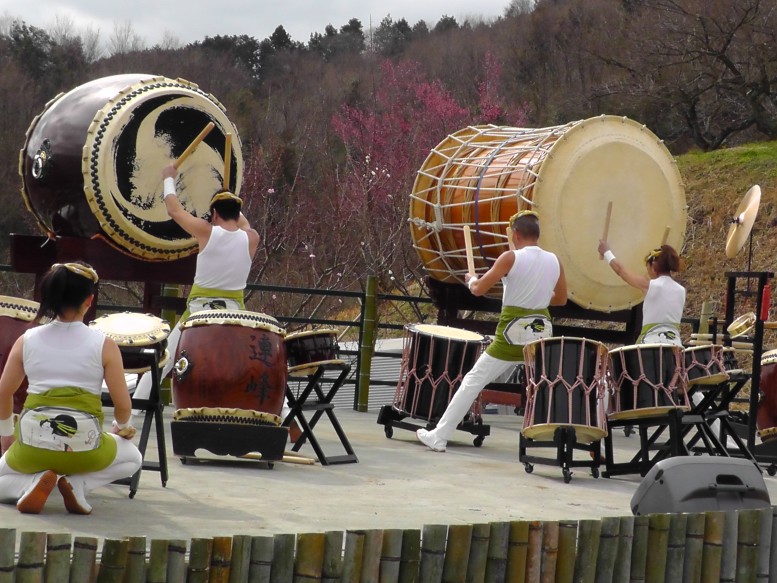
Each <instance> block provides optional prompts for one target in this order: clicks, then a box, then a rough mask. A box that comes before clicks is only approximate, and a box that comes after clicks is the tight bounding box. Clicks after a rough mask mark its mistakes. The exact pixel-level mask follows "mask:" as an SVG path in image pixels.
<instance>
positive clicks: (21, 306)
mask: <svg viewBox="0 0 777 583" xmlns="http://www.w3.org/2000/svg"><path fill="white" fill-rule="evenodd" d="M39 307H40V304H39V303H38V302H33V301H31V300H24V299H22V298H15V297H12V296H0V316H8V317H10V318H14V319H16V320H24V321H25V322H32V321H33V320H34V319H35V314H37V313H38V308H39Z"/></svg>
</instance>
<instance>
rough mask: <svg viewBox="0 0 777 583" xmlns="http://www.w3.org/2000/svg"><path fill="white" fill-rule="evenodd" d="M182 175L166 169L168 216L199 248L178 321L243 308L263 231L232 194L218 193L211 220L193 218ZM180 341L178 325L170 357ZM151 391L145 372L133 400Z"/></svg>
mask: <svg viewBox="0 0 777 583" xmlns="http://www.w3.org/2000/svg"><path fill="white" fill-rule="evenodd" d="M177 175H178V170H177V169H176V168H175V166H173V165H172V164H171V165H169V166H167V167H166V168H165V169H164V170H163V171H162V177H163V178H164V190H163V193H164V197H165V206H166V207H167V214H168V215H170V218H171V219H173V220H174V221H175V222H176V223H177V224H178V225H179V226H180V227H181V228H182V229H183V230H184V231H186V232H187V233H189V234H190V235H191V236H192V237H194V238H195V239H196V240H197V244H198V245H199V252H198V254H197V267H196V269H195V272H194V283H193V285H192V289H191V291H190V292H189V297H188V299H187V308H186V311H185V312H184V313H183V315H182V316H181V319H180V320H179V323H180V322H183V321H184V320H185V319H186V318H187V317H188V316H189V314H190V313H192V312H197V311H200V310H205V309H210V308H224V309H230V310H244V309H245V304H244V303H243V290H244V289H245V287H246V282H247V280H248V274H249V272H250V270H251V262H252V261H253V257H254V255H255V254H256V250H257V248H258V247H259V233H257V232H256V231H255V230H254V229H252V228H251V225H250V224H249V222H248V219H246V217H245V216H244V215H243V213H242V212H240V207H241V206H242V204H243V201H242V200H240V199H239V198H238V197H237V196H235V195H234V194H232V193H231V192H228V191H222V192H218V193H216V194H215V195H214V196H213V198H212V199H211V203H210V222H208V221H207V220H205V219H202V218H200V217H196V216H194V215H192V214H190V213H189V212H188V211H187V210H186V209H185V208H184V207H183V205H182V204H181V201H180V200H178V196H177V195H176V191H175V177H176V176H177ZM180 337H181V330H180V328H179V326H177V325H176V326H175V327H174V328H173V330H172V332H171V333H170V336H168V338H167V349H168V351H169V352H170V354H171V356H174V355H175V350H176V348H177V346H178V340H179V338H180ZM174 361H175V358H170V359H169V360H168V362H167V363H166V364H165V366H164V368H163V369H162V375H161V378H164V377H165V376H167V375H168V374H169V373H170V371H171V370H172V368H173V365H174ZM150 392H151V375H148V374H146V375H143V377H142V378H141V379H140V382H139V383H138V386H137V389H136V390H135V395H134V396H135V397H137V398H140V399H146V398H148V395H149V394H150Z"/></svg>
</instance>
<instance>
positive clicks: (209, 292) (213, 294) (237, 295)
mask: <svg viewBox="0 0 777 583" xmlns="http://www.w3.org/2000/svg"><path fill="white" fill-rule="evenodd" d="M194 298H226V299H228V300H235V301H236V302H237V303H239V304H240V309H241V310H245V309H246V305H245V303H244V302H243V290H242V289H236V290H224V289H215V288H209V287H200V286H199V285H193V286H192V289H191V291H189V297H188V298H187V299H186V311H185V312H184V313H183V314H181V319H180V320H178V321H179V322H183V321H184V320H186V318H188V317H189V316H190V315H191V312H190V311H189V302H190V301H191V300H192V299H194Z"/></svg>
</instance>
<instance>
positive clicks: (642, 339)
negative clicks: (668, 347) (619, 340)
mask: <svg viewBox="0 0 777 583" xmlns="http://www.w3.org/2000/svg"><path fill="white" fill-rule="evenodd" d="M599 254H600V255H603V256H604V258H605V259H606V260H607V263H609V265H610V267H611V268H612V270H613V271H614V272H615V273H616V274H618V277H620V278H621V279H622V280H623V281H625V282H626V283H627V284H629V285H630V286H632V287H635V288H637V289H638V290H641V291H642V292H643V293H644V294H645V300H644V303H643V304H642V331H641V333H640V335H639V338H638V339H637V343H638V344H674V345H676V346H682V341H681V339H680V320H681V319H682V316H683V309H684V307H685V288H684V287H683V286H682V285H680V284H679V283H677V282H676V281H675V280H674V278H673V277H672V273H673V272H678V271H680V256H679V255H678V254H677V251H675V250H674V248H673V247H672V246H671V245H661V246H660V247H657V248H656V249H653V250H651V251H650V252H649V253H648V254H647V255H646V256H645V267H646V269H647V274H645V275H640V274H637V273H633V272H631V271H629V270H628V269H626V268H625V267H624V266H623V264H622V263H621V262H620V261H618V260H617V259H616V258H615V255H614V254H613V252H612V250H611V249H610V245H609V244H608V243H607V241H604V240H600V241H599Z"/></svg>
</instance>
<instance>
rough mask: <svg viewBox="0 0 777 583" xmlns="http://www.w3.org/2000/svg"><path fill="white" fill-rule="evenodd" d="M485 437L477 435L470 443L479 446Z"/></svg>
mask: <svg viewBox="0 0 777 583" xmlns="http://www.w3.org/2000/svg"><path fill="white" fill-rule="evenodd" d="M485 439H486V438H485V437H483V436H482V435H478V436H477V437H476V438H475V440H474V441H473V442H472V443H473V444H474V445H475V447H480V446H481V445H483V441H485Z"/></svg>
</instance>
